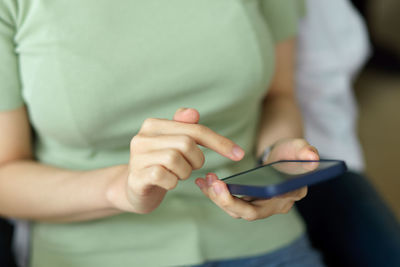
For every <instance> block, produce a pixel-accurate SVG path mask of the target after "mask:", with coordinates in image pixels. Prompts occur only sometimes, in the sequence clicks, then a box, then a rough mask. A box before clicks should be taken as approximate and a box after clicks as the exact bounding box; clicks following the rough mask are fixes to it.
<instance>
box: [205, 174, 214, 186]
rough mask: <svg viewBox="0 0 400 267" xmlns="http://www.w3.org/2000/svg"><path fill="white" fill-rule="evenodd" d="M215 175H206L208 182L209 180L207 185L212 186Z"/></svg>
mask: <svg viewBox="0 0 400 267" xmlns="http://www.w3.org/2000/svg"><path fill="white" fill-rule="evenodd" d="M213 180H214V179H213V177H212V176H211V175H209V174H207V175H206V182H207V186H211V185H212V183H213Z"/></svg>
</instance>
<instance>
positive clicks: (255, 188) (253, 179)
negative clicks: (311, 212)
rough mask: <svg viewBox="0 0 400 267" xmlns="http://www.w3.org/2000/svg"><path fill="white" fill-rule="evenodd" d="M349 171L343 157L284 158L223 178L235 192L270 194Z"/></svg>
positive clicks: (255, 194) (260, 195) (256, 195)
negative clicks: (338, 158)
mask: <svg viewBox="0 0 400 267" xmlns="http://www.w3.org/2000/svg"><path fill="white" fill-rule="evenodd" d="M346 171H347V166H346V163H345V162H344V161H342V160H330V159H322V160H281V161H276V162H272V163H270V164H266V165H262V166H259V167H256V168H254V169H250V170H247V171H244V172H240V173H237V174H234V175H231V176H229V177H226V178H223V179H221V180H223V181H224V182H225V183H226V184H227V185H228V189H229V192H230V193H231V194H232V195H241V196H250V197H257V198H271V197H275V196H278V195H282V194H284V193H287V192H290V191H293V190H296V189H298V188H301V187H304V186H310V185H313V184H316V183H320V182H323V181H327V180H329V179H333V178H335V177H338V176H339V175H341V174H343V173H344V172H346Z"/></svg>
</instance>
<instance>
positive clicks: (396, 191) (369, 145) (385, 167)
mask: <svg viewBox="0 0 400 267" xmlns="http://www.w3.org/2000/svg"><path fill="white" fill-rule="evenodd" d="M353 3H354V5H355V6H356V7H357V8H358V9H359V11H360V12H361V14H362V15H363V16H364V18H365V20H366V22H367V25H368V29H369V33H370V38H371V43H372V49H373V53H372V55H371V58H370V60H369V62H368V64H367V65H366V66H365V68H364V69H363V70H362V71H361V73H360V75H359V76H358V78H357V80H356V81H355V90H356V95H357V99H358V103H359V109H360V112H359V128H358V129H359V136H360V140H361V143H362V145H363V149H364V153H365V159H366V165H367V166H366V173H367V175H368V177H369V179H370V180H371V181H372V182H373V184H374V185H375V187H376V188H377V190H378V191H379V192H380V193H381V194H382V196H383V198H384V199H385V200H386V202H387V203H388V204H389V205H390V206H391V208H392V209H393V211H394V212H395V213H396V215H397V218H398V219H400V1H399V0H353Z"/></svg>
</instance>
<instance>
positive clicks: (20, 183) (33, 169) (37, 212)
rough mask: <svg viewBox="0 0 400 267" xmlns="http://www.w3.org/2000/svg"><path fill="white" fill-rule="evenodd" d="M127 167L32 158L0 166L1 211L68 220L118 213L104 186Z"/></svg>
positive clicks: (80, 219)
mask: <svg viewBox="0 0 400 267" xmlns="http://www.w3.org/2000/svg"><path fill="white" fill-rule="evenodd" d="M125 170H126V167H124V166H115V167H110V168H105V169H99V170H93V171H70V170H64V169H59V168H55V167H51V166H46V165H43V164H39V163H37V162H35V161H13V162H10V163H7V164H4V165H1V166H0V214H1V215H4V216H8V217H14V218H23V219H29V220H39V221H51V222H71V221H82V220H91V219H96V218H101V217H105V216H110V215H114V214H117V213H119V211H118V210H116V209H114V208H113V207H112V206H111V204H110V202H109V201H108V200H107V188H108V186H109V185H110V184H111V183H112V182H113V181H114V180H115V179H116V177H118V176H121V175H123V173H124V172H125Z"/></svg>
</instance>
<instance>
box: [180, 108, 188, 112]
mask: <svg viewBox="0 0 400 267" xmlns="http://www.w3.org/2000/svg"><path fill="white" fill-rule="evenodd" d="M185 110H187V108H178V111H179V112H184V111H185Z"/></svg>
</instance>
